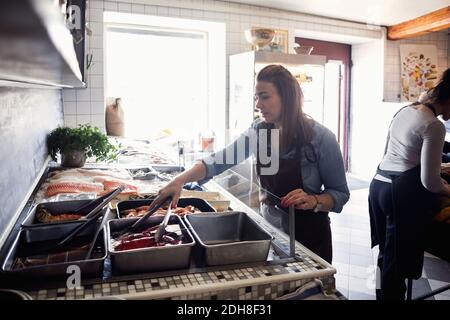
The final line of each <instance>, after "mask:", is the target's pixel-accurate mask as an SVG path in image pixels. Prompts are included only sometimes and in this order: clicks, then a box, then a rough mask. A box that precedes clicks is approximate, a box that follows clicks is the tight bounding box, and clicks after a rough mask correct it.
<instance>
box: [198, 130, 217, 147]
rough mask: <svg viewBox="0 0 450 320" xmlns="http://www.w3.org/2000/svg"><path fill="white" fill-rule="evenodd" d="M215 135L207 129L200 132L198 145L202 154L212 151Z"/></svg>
mask: <svg viewBox="0 0 450 320" xmlns="http://www.w3.org/2000/svg"><path fill="white" fill-rule="evenodd" d="M214 142H215V134H214V131H212V130H210V129H208V130H204V131H202V133H201V135H200V143H201V150H202V152H213V151H214Z"/></svg>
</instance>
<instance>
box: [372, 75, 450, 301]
mask: <svg viewBox="0 0 450 320" xmlns="http://www.w3.org/2000/svg"><path fill="white" fill-rule="evenodd" d="M438 116H442V119H443V120H444V121H447V120H449V119H450V69H447V70H446V71H445V72H444V73H443V75H442V78H441V80H440V81H439V83H438V84H437V85H436V86H435V87H434V88H433V89H431V90H429V91H428V93H427V94H426V95H425V96H423V97H421V98H420V101H418V102H415V103H413V104H411V105H408V106H406V107H404V108H402V109H400V111H398V112H397V114H396V115H395V116H394V118H393V120H392V122H391V126H390V128H389V134H388V141H387V142H386V149H385V154H384V157H383V159H382V161H381V163H380V165H379V166H378V169H377V172H376V175H375V177H374V178H373V180H372V182H371V184H370V189H369V212H370V219H371V233H372V246H376V245H379V255H378V268H379V269H378V271H379V272H378V276H379V277H378V278H379V279H378V280H379V281H378V283H379V286H378V288H377V291H376V294H377V299H382V300H404V299H405V292H406V285H405V279H407V278H414V279H418V278H419V277H420V276H421V274H422V267H423V254H424V244H425V239H424V237H425V234H426V227H427V224H428V222H429V221H430V219H431V213H432V212H433V210H434V208H433V207H434V205H435V200H436V198H435V196H436V195H438V194H443V195H450V187H449V185H448V184H447V183H446V182H445V181H444V180H443V179H441V177H440V170H441V156H442V148H443V145H444V139H445V126H444V124H443V123H442V122H441V121H439V119H437V117H438Z"/></svg>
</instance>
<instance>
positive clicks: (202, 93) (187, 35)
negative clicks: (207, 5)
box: [105, 13, 225, 141]
mask: <svg viewBox="0 0 450 320" xmlns="http://www.w3.org/2000/svg"><path fill="white" fill-rule="evenodd" d="M105 21H107V23H106V30H105V33H106V37H105V39H106V44H105V48H106V50H105V60H106V64H105V66H106V72H105V74H106V96H107V97H113V98H117V97H121V98H122V101H123V107H124V111H125V125H126V136H129V137H137V138H145V139H154V138H155V137H159V136H161V135H164V134H171V135H172V137H173V138H175V139H177V140H182V141H195V140H196V139H198V135H199V132H200V131H202V130H206V129H213V130H214V131H215V134H216V135H217V136H221V135H224V129H225V128H224V123H225V70H224V69H225V58H224V57H225V46H224V42H225V29H224V26H219V25H220V24H217V23H209V24H208V22H204V21H195V20H186V19H176V18H163V17H152V16H144V15H134V14H133V15H130V14H124V13H106V15H105ZM222 33H223V35H222V36H223V44H222V45H220V46H218V47H217V45H216V46H214V43H217V40H218V39H217V36H218V35H220V34H222ZM213 36H215V37H213ZM213 38H214V39H215V41H212V39H213ZM219 38H220V37H219ZM221 57H223V61H221V64H219V65H217V62H218V61H220V60H221ZM221 69H223V70H221ZM221 115H223V116H222V117H221ZM217 118H221V119H220V121H218V119H217Z"/></svg>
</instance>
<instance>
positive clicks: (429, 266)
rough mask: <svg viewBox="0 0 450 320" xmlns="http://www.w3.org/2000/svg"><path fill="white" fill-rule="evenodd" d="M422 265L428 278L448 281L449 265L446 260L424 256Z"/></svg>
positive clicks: (449, 276) (449, 274)
mask: <svg viewBox="0 0 450 320" xmlns="http://www.w3.org/2000/svg"><path fill="white" fill-rule="evenodd" d="M423 267H424V269H425V271H426V274H427V277H428V278H429V279H433V280H439V281H444V282H450V266H449V263H448V262H446V261H443V260H440V259H434V258H428V257H425V258H424V263H423Z"/></svg>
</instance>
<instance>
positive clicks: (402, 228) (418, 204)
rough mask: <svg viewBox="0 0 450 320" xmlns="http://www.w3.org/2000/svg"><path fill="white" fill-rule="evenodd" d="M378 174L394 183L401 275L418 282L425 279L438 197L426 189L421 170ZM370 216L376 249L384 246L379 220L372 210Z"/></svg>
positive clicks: (393, 205)
mask: <svg viewBox="0 0 450 320" xmlns="http://www.w3.org/2000/svg"><path fill="white" fill-rule="evenodd" d="M378 173H379V174H381V175H383V176H385V177H389V178H391V179H392V208H393V213H392V216H393V221H394V226H395V229H394V239H395V243H394V244H393V245H394V259H395V261H396V265H397V274H398V275H399V276H400V277H402V278H414V279H418V278H420V277H421V275H422V268H423V254H424V251H425V244H426V234H427V229H428V227H429V224H430V223H431V220H432V217H433V212H435V211H436V206H437V204H438V203H437V197H436V194H434V193H432V192H430V191H428V190H427V189H426V188H425V187H424V186H423V185H422V181H421V179H420V166H417V167H414V168H412V169H410V170H407V171H405V172H402V173H399V174H395V175H393V174H390V175H389V174H386V173H385V172H383V171H382V170H378ZM371 207H372V206H371V205H370V198H369V208H371ZM369 214H370V227H371V228H370V229H371V238H372V247H374V246H376V245H378V244H379V243H380V239H379V238H378V237H379V232H377V230H376V223H375V221H376V219H377V218H376V216H375V214H376V213H375V212H373V211H372V210H369Z"/></svg>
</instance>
